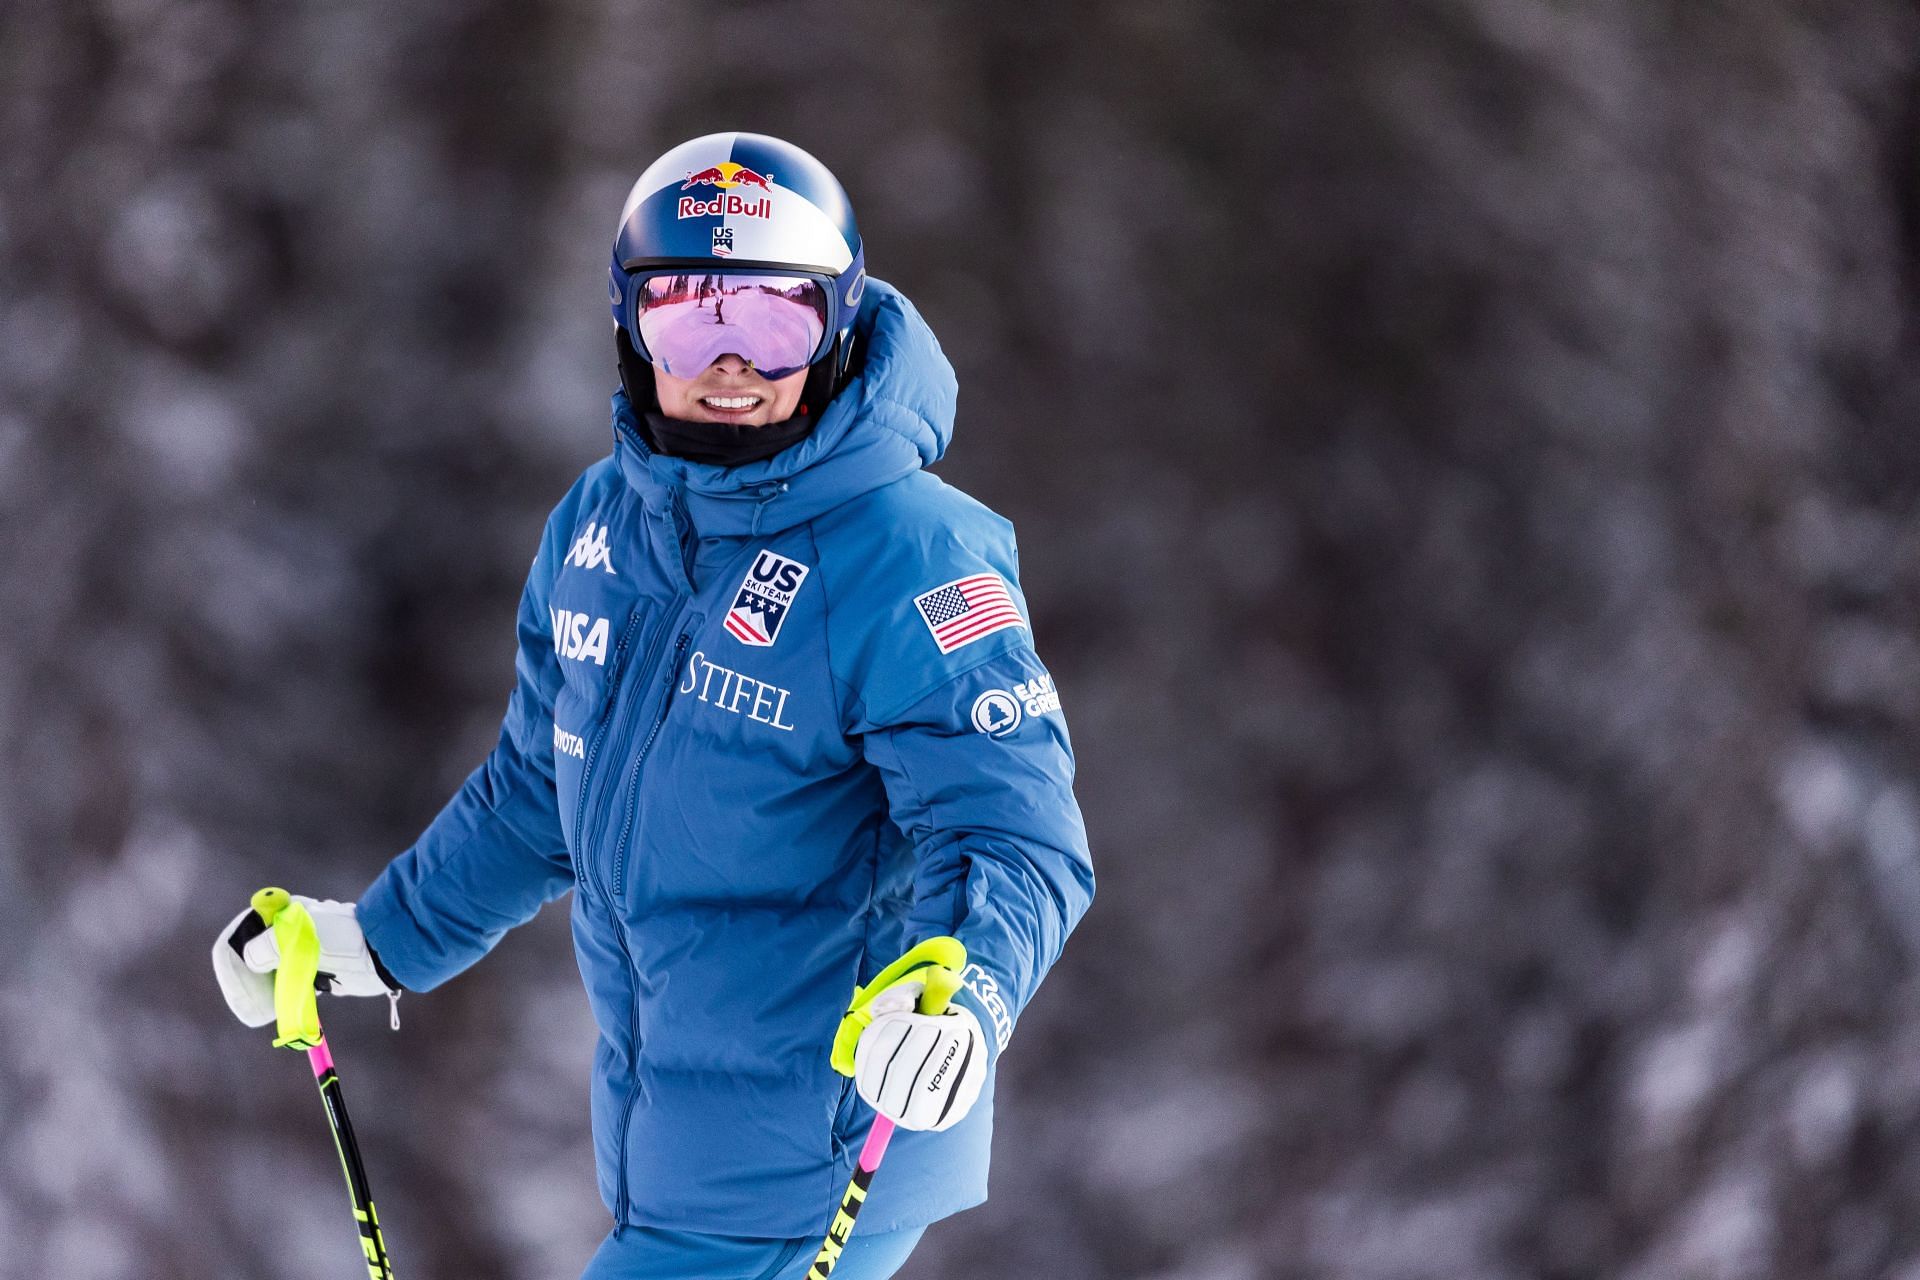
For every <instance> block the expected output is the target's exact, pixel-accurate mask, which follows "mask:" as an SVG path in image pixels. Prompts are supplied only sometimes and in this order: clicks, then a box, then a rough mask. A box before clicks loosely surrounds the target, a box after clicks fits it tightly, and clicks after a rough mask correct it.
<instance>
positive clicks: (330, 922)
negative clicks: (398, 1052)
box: [213, 894, 401, 1030]
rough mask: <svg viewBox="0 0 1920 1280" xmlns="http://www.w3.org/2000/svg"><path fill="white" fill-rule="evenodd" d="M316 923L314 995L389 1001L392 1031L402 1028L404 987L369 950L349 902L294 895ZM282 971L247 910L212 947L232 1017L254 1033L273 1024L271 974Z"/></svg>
mask: <svg viewBox="0 0 1920 1280" xmlns="http://www.w3.org/2000/svg"><path fill="white" fill-rule="evenodd" d="M293 900H294V901H295V902H297V903H299V904H300V905H301V906H303V907H305V908H306V909H307V914H308V915H310V916H312V917H313V929H314V932H315V933H316V934H318V935H319V938H320V974H319V977H318V978H316V979H315V980H314V984H313V985H314V987H315V989H317V990H319V991H321V992H323V993H326V994H331V995H336V996H386V997H388V998H389V999H390V1000H391V1001H392V1014H393V1023H392V1025H393V1027H394V1029H395V1030H398V1029H399V1027H400V991H401V987H400V984H399V983H398V982H396V981H394V978H393V975H392V974H390V973H388V972H387V968H386V966H385V965H383V964H381V963H380V957H379V956H377V955H375V954H374V953H373V949H372V948H371V947H369V946H368V945H367V939H366V937H365V935H364V934H362V933H361V932H360V922H359V920H358V919H356V918H355V916H354V905H353V903H351V902H334V901H331V900H328V901H325V902H321V901H318V900H316V899H313V898H306V897H302V896H300V895H299V894H295V895H293ZM279 967H280V944H279V942H278V941H277V940H276V939H275V938H274V936H273V930H272V929H269V928H267V926H266V924H265V922H264V921H262V920H261V919H260V914H259V912H257V911H255V910H254V909H253V908H252V907H248V908H247V909H246V910H244V911H242V912H241V913H240V914H239V915H237V916H235V917H234V918H233V921H232V923H230V924H229V925H227V927H226V928H224V929H222V930H221V931H220V936H219V937H218V938H216V939H215V940H214V943H213V974H214V977H216V978H218V979H219V980H220V994H222V995H224V996H225V997H226V998H227V1007H228V1008H229V1009H232V1010H233V1016H234V1017H236V1018H238V1019H240V1021H242V1022H244V1023H246V1024H247V1025H248V1026H250V1027H264V1026H266V1025H267V1024H268V1023H269V1022H272V1021H273V1020H274V1008H273V972H274V970H275V969H278V968H279Z"/></svg>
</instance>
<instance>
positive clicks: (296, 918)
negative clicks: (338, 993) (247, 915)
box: [253, 888, 321, 1049]
mask: <svg viewBox="0 0 1920 1280" xmlns="http://www.w3.org/2000/svg"><path fill="white" fill-rule="evenodd" d="M253 909H254V912H255V913H256V914H257V915H259V917H260V920H261V922H262V923H263V924H265V925H267V927H269V928H270V929H272V930H273V941H274V945H275V946H276V947H278V948H279V950H280V967H279V968H278V969H276V970H274V974H273V1011H274V1014H275V1015H276V1016H277V1018H278V1019H279V1026H278V1028H277V1030H278V1031H279V1032H280V1034H279V1036H278V1037H277V1038H276V1039H275V1040H274V1042H273V1047H274V1048H276V1049H311V1048H313V1047H314V1046H315V1045H317V1044H319V1043H320V1037H321V1031H320V1004H319V999H318V997H317V995H316V994H315V992H314V986H313V983H314V979H315V978H317V977H318V976H319V974H320V934H319V931H318V930H316V929H315V928H314V927H313V917H312V916H310V915H308V914H307V909H306V908H305V907H303V906H301V905H300V904H299V903H297V902H295V901H294V900H293V897H292V895H290V894H289V893H288V892H287V891H286V890H285V889H271V888H269V889H262V890H260V891H259V892H258V893H256V894H254V895H253Z"/></svg>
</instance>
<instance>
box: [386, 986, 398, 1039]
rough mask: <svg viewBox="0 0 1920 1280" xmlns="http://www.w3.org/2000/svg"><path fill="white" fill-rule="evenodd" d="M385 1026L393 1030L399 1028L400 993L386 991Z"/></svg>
mask: <svg viewBox="0 0 1920 1280" xmlns="http://www.w3.org/2000/svg"><path fill="white" fill-rule="evenodd" d="M387 1026H389V1027H390V1028H392V1029H393V1030H395V1031H398V1030H399V1029H400V993H399V992H398V991H389V992H387Z"/></svg>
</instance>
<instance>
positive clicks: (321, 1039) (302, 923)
mask: <svg viewBox="0 0 1920 1280" xmlns="http://www.w3.org/2000/svg"><path fill="white" fill-rule="evenodd" d="M253 909H254V912H255V914H257V915H258V916H259V917H260V923H261V927H262V930H263V931H264V930H265V929H268V928H271V929H272V930H273V937H274V941H275V943H277V944H278V945H279V948H280V967H279V969H278V970H276V971H275V973H274V977H273V1004H274V1012H275V1013H276V1014H277V1015H278V1017H279V1026H278V1028H277V1029H278V1030H279V1032H280V1034H279V1036H278V1037H277V1038H276V1039H275V1040H274V1042H273V1045H274V1048H276V1049H280V1048H286V1049H305V1050H306V1051H307V1065H309V1066H311V1067H312V1068H313V1078H314V1080H315V1081H316V1082H317V1083H318V1084H319V1086H320V1098H321V1100H322V1101H323V1102H325V1103H326V1105H327V1123H328V1124H329V1125H331V1126H332V1128H333V1146H334V1150H336V1151H338V1152H339V1153H340V1168H341V1169H342V1170H343V1171H344V1172H345V1173H346V1175H347V1196H348V1198H349V1199H350V1200H351V1202H352V1205H353V1218H354V1222H355V1223H356V1224H357V1225H358V1226H359V1230H360V1251H361V1253H363V1254H364V1255H365V1256H366V1263H367V1274H368V1276H369V1277H371V1280H393V1264H392V1263H391V1262H389V1261H388V1259H387V1242H386V1240H385V1238H384V1237H383V1236H382V1235H381V1234H380V1216H379V1215H378V1214H377V1213H375V1212H374V1209H373V1192H372V1191H371V1190H369V1189H368V1187H367V1170H366V1166H365V1165H363V1164H361V1162H360V1144H359V1143H358V1142H355V1141H354V1137H353V1122H352V1121H350V1120H349V1119H347V1100H346V1097H345V1096H344V1095H343V1094H342V1093H341V1091H340V1073H339V1071H338V1070H336V1069H335V1068H334V1065H333V1051H332V1050H330V1049H329V1048H328V1047H327V1037H326V1033H325V1032H323V1031H322V1030H321V1029H320V1007H319V1001H318V1000H317V999H316V998H315V995H314V980H315V978H316V977H317V976H318V975H319V971H320V935H319V934H318V933H317V932H315V930H314V927H313V917H312V916H310V915H308V914H307V909H306V908H305V907H303V906H301V905H300V904H299V903H297V902H295V901H293V899H292V898H291V897H290V896H289V895H288V893H287V891H286V890H285V889H262V890H260V892H258V893H256V894H254V895H253Z"/></svg>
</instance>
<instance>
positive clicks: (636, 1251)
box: [580, 1224, 927, 1280]
mask: <svg viewBox="0 0 1920 1280" xmlns="http://www.w3.org/2000/svg"><path fill="white" fill-rule="evenodd" d="M926 1230H927V1229H926V1228H925V1227H905V1228H902V1229H901V1230H899V1231H882V1232H874V1233H868V1232H863V1231H858V1230H856V1231H855V1232H854V1233H853V1238H852V1239H851V1240H849V1241H847V1247H846V1249H845V1250H844V1251H842V1253H841V1254H840V1261H839V1263H838V1264H836V1265H835V1266H834V1268H833V1280H887V1277H888V1276H891V1275H892V1274H893V1273H894V1272H896V1271H898V1270H899V1269H900V1264H901V1263H903V1262H905V1261H906V1260H907V1255H908V1254H910V1253H912V1252H913V1247H914V1246H915V1245H917V1244H919V1243H920V1237H921V1236H922V1235H924V1234H926ZM825 1235H826V1228H825V1226H824V1224H823V1225H822V1227H821V1234H820V1235H818V1236H808V1237H806V1238H805V1239H801V1240H766V1239H755V1238H753V1237H749V1236H716V1235H706V1234H703V1233H701V1232H698V1231H661V1230H658V1229H656V1228H653V1227H628V1228H627V1229H626V1230H625V1231H623V1232H621V1233H620V1238H619V1239H618V1240H616V1239H614V1238H613V1236H612V1235H611V1234H609V1235H608V1236H607V1238H606V1239H605V1240H603V1241H601V1242H600V1248H599V1249H598V1250H596V1251H595V1253H594V1255H593V1261H591V1262H589V1263H588V1264H587V1269H586V1271H585V1272H583V1273H582V1274H581V1277H580V1280H800V1277H801V1276H803V1275H804V1274H805V1273H806V1270H807V1268H808V1267H810V1266H812V1265H813V1259H814V1255H815V1254H817V1253H818V1252H819V1251H820V1243H821V1240H822V1239H823V1238H824V1237H825Z"/></svg>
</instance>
